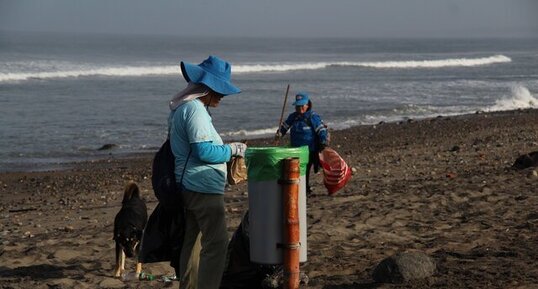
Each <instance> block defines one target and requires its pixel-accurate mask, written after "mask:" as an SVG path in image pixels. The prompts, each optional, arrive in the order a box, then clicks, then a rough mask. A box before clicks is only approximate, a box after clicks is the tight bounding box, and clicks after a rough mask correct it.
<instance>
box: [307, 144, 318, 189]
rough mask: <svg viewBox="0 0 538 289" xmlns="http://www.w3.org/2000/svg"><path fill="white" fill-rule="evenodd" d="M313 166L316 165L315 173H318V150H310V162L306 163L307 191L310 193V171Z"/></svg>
mask: <svg viewBox="0 0 538 289" xmlns="http://www.w3.org/2000/svg"><path fill="white" fill-rule="evenodd" d="M312 167H314V173H317V172H318V171H319V153H318V152H315V151H314V152H312V151H311V152H310V153H309V155H308V164H307V165H306V191H307V193H309V192H310V191H311V188H310V171H311V170H312Z"/></svg>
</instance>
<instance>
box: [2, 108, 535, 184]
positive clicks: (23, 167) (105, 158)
mask: <svg viewBox="0 0 538 289" xmlns="http://www.w3.org/2000/svg"><path fill="white" fill-rule="evenodd" d="M532 110H538V109H534V108H527V109H514V110H504V111H492V112H486V111H476V112H474V113H466V114H455V115H438V116H427V117H424V118H403V119H401V120H395V121H387V122H385V121H381V122H378V123H376V124H361V125H356V126H351V127H348V128H344V129H331V128H329V129H330V132H331V133H342V134H345V133H346V131H352V130H354V129H356V128H361V127H375V126H379V125H383V124H398V125H400V124H404V123H409V122H421V121H428V120H432V119H439V118H467V117H470V116H473V115H492V116H494V115H502V114H506V113H508V114H510V113H515V112H524V111H532ZM244 140H247V141H248V142H249V143H262V144H268V145H270V146H273V145H272V143H271V142H272V136H271V135H260V136H254V137H248V136H245V137H239V136H233V137H228V138H226V139H225V143H229V142H234V141H244ZM158 149H159V147H156V148H154V150H152V151H150V150H148V151H139V152H120V153H114V149H113V148H112V149H110V150H105V152H104V153H103V154H102V155H94V156H81V157H77V158H76V160H73V161H61V159H58V160H59V161H58V162H35V163H31V162H24V163H9V164H6V166H8V165H11V166H14V167H16V169H7V168H1V169H0V174H8V173H37V172H56V171H65V170H70V169H74V168H76V167H77V166H78V165H80V164H83V163H94V162H110V161H113V160H117V159H132V158H139V157H144V158H146V157H148V156H151V157H153V155H155V153H156V152H157V150H158ZM106 152H108V154H106ZM36 166H37V168H36Z"/></svg>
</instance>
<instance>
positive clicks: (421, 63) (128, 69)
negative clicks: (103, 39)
mask: <svg viewBox="0 0 538 289" xmlns="http://www.w3.org/2000/svg"><path fill="white" fill-rule="evenodd" d="M511 61H512V60H511V59H510V58H509V57H507V56H504V55H494V56H489V57H481V58H453V59H440V60H406V61H379V62H347V61H343V62H312V63H308V62H307V63H273V64H238V65H234V66H233V68H232V69H233V72H234V73H238V74H246V73H265V72H286V71H295V70H319V69H326V68H328V67H336V66H340V67H342V66H344V67H345V66H348V67H367V68H379V69H390V68H392V69H416V68H443V67H473V66H481V65H490V64H497V63H506V62H511ZM74 66H76V67H78V68H77V69H73V66H70V67H69V69H63V70H62V69H58V68H57V67H55V66H52V67H53V69H55V71H47V68H46V67H44V68H42V70H44V71H30V72H4V73H1V72H0V82H13V81H25V80H31V79H50V78H74V77H85V76H112V77H140V76H151V75H180V74H181V71H180V68H179V65H168V66H112V67H100V68H95V67H91V66H89V65H87V64H81V65H74ZM49 70H50V69H49Z"/></svg>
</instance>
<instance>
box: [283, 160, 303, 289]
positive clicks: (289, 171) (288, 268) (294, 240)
mask: <svg viewBox="0 0 538 289" xmlns="http://www.w3.org/2000/svg"><path fill="white" fill-rule="evenodd" d="M299 170H300V168H299V158H287V159H285V160H284V161H283V169H282V199H283V209H284V220H285V224H284V289H298V288H299V248H300V246H301V244H300V242H299V241H300V234H299V232H300V231H299V177H300V171H299Z"/></svg>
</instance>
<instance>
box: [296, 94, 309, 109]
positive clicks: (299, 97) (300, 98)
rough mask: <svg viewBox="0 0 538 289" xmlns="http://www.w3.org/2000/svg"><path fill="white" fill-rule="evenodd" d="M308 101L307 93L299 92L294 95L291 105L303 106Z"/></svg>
mask: <svg viewBox="0 0 538 289" xmlns="http://www.w3.org/2000/svg"><path fill="white" fill-rule="evenodd" d="M308 100H309V98H308V93H306V92H304V91H301V92H298V93H297V94H296V95H295V102H294V103H293V105H295V106H303V105H305V104H307V103H308Z"/></svg>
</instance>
